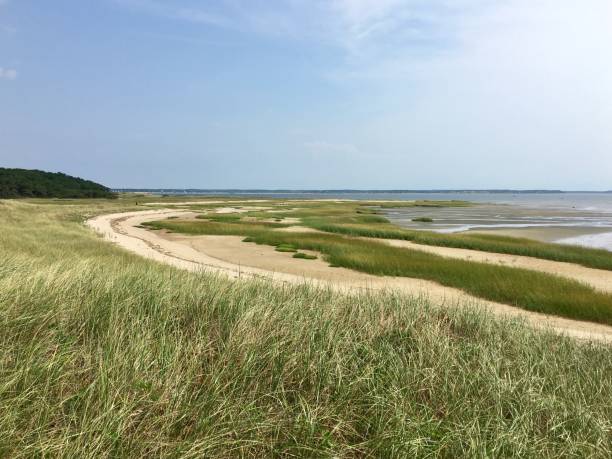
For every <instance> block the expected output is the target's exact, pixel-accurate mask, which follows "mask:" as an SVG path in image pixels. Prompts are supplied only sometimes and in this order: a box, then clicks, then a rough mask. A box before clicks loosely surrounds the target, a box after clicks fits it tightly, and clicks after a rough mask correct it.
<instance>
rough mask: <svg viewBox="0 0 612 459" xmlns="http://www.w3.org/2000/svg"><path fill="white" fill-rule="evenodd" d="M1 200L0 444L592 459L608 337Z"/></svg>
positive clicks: (39, 448)
mask: <svg viewBox="0 0 612 459" xmlns="http://www.w3.org/2000/svg"><path fill="white" fill-rule="evenodd" d="M91 206H92V207H90V205H88V204H87V203H81V204H79V203H75V204H72V205H70V206H66V205H63V204H60V205H58V206H54V205H47V204H45V205H37V204H36V205H32V204H28V203H14V204H12V205H10V206H6V205H4V203H2V202H0V212H1V215H2V219H0V248H1V250H2V257H1V258H0V311H2V312H1V313H0V321H1V322H0V323H1V326H0V346H1V348H2V354H1V356H0V406H1V408H2V410H1V412H0V456H3V457H11V458H26V457H27V458H30V457H79V458H104V457H109V458H110V457H143V458H144V457H184V458H200V457H211V458H226V457H253V458H255V457H304V456H306V457H341V458H344V457H346V458H348V457H388V458H404V457H550V458H556V457H601V458H607V457H610V455H611V454H612V449H611V445H610V434H611V431H610V428H611V425H610V419H612V405H611V404H610V400H612V350H611V349H610V348H609V347H602V346H597V345H590V344H581V343H577V342H574V341H572V340H570V339H567V338H562V337H559V336H557V335H553V334H548V333H542V332H535V331H531V330H529V329H528V328H526V327H525V326H524V325H522V324H521V323H519V322H508V321H500V320H497V319H493V318H491V317H488V316H486V315H483V314H481V313H477V312H475V311H474V310H472V309H462V308H451V309H439V308H434V307H432V306H431V305H430V304H429V303H428V302H427V300H426V299H424V298H409V297H405V296H400V295H393V294H384V293H378V294H376V295H365V294H364V295H359V296H353V297H347V296H341V295H338V294H334V293H332V292H330V291H326V290H316V289H313V288H309V287H306V286H304V287H279V286H278V285H277V284H275V285H271V284H269V283H267V282H263V281H262V282H245V281H240V282H230V281H227V280H223V279H220V278H217V277H215V276H212V275H208V274H205V273H201V274H192V273H187V272H181V271H178V270H175V269H173V268H170V267H166V266H163V265H159V264H156V263H154V262H150V261H147V260H144V259H141V258H139V257H136V256H132V255H130V254H128V253H127V252H124V251H122V250H120V249H118V248H116V247H114V246H112V245H111V244H108V243H106V242H104V241H102V240H101V239H99V238H97V237H96V236H95V235H93V234H92V233H91V232H90V231H88V230H87V229H86V228H84V227H83V226H82V225H81V222H82V220H83V218H84V217H85V216H87V215H91V214H92V213H98V212H101V211H105V212H112V211H116V210H117V209H118V208H119V206H120V203H119V204H117V205H112V204H108V203H107V204H104V203H99V204H96V205H95V206H96V207H93V206H94V205H93V204H92V205H91Z"/></svg>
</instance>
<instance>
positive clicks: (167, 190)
mask: <svg viewBox="0 0 612 459" xmlns="http://www.w3.org/2000/svg"><path fill="white" fill-rule="evenodd" d="M113 191H114V192H118V193H168V194H179V193H180V194H189V193H197V194H206V193H211V194H219V193H244V194H255V193H271V194H275V193H296V194H297V193H309V194H331V193H337V194H350V193H372V194H376V193H380V194H383V193H387V194H405V193H415V194H416V193H423V194H427V193H440V194H443V193H463V194H487V193H488V194H571V193H589V194H605V193H612V190H607V191H582V190H511V189H491V190H486V189H482V190H470V189H464V190H452V189H449V190H445V189H432V190H365V189H364V190H360V189H339V190H333V189H330V190H302V189H265V188H262V189H257V188H252V189H241V188H211V189H207V188H113Z"/></svg>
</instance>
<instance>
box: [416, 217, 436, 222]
mask: <svg viewBox="0 0 612 459" xmlns="http://www.w3.org/2000/svg"><path fill="white" fill-rule="evenodd" d="M412 221H413V222H420V223H433V218H431V217H417V218H413V219H412Z"/></svg>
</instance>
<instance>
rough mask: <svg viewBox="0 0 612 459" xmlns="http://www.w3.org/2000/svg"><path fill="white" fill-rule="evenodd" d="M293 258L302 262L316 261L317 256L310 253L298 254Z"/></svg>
mask: <svg viewBox="0 0 612 459" xmlns="http://www.w3.org/2000/svg"><path fill="white" fill-rule="evenodd" d="M293 258H301V259H302V260H316V259H317V256H316V255H311V254H309V253H304V252H298V253H296V254H294V255H293Z"/></svg>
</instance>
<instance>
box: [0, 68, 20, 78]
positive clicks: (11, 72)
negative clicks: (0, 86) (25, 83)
mask: <svg viewBox="0 0 612 459" xmlns="http://www.w3.org/2000/svg"><path fill="white" fill-rule="evenodd" d="M18 76H19V73H18V72H17V70H15V69H5V68H2V67H0V80H16V79H17V77H18Z"/></svg>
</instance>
